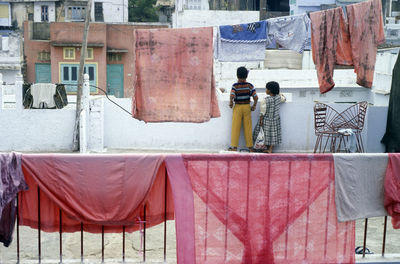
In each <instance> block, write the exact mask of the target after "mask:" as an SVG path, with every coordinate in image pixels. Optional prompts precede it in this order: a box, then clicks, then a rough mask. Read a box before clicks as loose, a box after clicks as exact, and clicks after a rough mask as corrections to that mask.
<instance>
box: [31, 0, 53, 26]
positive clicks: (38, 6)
mask: <svg viewBox="0 0 400 264" xmlns="http://www.w3.org/2000/svg"><path fill="white" fill-rule="evenodd" d="M33 4H34V13H33V21H34V22H42V6H48V12H49V22H54V21H56V7H55V3H54V2H34V3H33Z"/></svg>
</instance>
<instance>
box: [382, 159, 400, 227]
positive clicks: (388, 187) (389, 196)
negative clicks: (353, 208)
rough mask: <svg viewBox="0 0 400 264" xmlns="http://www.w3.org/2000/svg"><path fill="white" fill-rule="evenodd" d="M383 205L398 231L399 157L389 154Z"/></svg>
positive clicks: (399, 222) (399, 206)
mask: <svg viewBox="0 0 400 264" xmlns="http://www.w3.org/2000/svg"><path fill="white" fill-rule="evenodd" d="M384 188H385V198H384V205H385V208H386V210H387V212H388V214H389V215H390V216H391V217H392V225H393V228H394V229H400V155H399V154H398V153H389V164H388V167H387V170H386V177H385V184H384Z"/></svg>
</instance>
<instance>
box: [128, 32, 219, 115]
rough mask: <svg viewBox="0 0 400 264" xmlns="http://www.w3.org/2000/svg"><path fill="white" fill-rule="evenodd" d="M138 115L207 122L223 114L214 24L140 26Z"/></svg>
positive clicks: (134, 103) (135, 109)
mask: <svg viewBox="0 0 400 264" xmlns="http://www.w3.org/2000/svg"><path fill="white" fill-rule="evenodd" d="M135 34H136V77H137V79H136V85H135V93H134V97H133V100H132V115H133V117H135V118H137V119H139V120H143V121H145V122H195V123H200V122H206V121H209V120H210V118H214V117H219V116H220V112H219V108H218V101H217V97H216V90H215V81H214V76H213V45H212V40H213V39H212V37H213V32H212V28H211V27H209V28H182V29H151V30H136V31H135Z"/></svg>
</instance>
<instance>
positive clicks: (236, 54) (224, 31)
mask: <svg viewBox="0 0 400 264" xmlns="http://www.w3.org/2000/svg"><path fill="white" fill-rule="evenodd" d="M267 31H268V29H267V23H266V21H259V22H255V23H249V24H238V25H229V26H220V27H218V32H217V45H216V47H215V49H216V52H215V53H216V54H215V57H216V59H218V60H219V61H264V59H265V47H266V43H267V36H266V35H267Z"/></svg>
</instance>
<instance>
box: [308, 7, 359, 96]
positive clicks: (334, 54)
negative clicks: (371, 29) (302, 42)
mask: <svg viewBox="0 0 400 264" xmlns="http://www.w3.org/2000/svg"><path fill="white" fill-rule="evenodd" d="M310 19H311V28H312V31H311V32H312V34H311V46H312V48H311V50H312V56H313V61H314V64H315V68H316V70H317V77H318V83H319V89H320V92H321V93H326V92H329V91H330V90H331V89H332V88H333V87H334V86H335V82H334V81H333V70H334V66H335V64H342V65H352V57H351V48H350V42H349V35H348V31H347V30H348V29H347V23H346V20H345V18H344V13H343V10H342V8H341V7H338V8H333V9H329V10H323V11H319V12H313V13H311V14H310Z"/></svg>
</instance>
